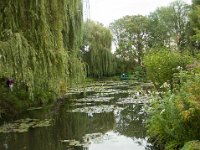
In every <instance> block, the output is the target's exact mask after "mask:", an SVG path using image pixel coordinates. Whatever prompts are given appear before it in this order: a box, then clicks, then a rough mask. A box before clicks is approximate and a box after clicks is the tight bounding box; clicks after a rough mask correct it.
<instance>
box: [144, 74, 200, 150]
mask: <svg viewBox="0 0 200 150" xmlns="http://www.w3.org/2000/svg"><path fill="white" fill-rule="evenodd" d="M184 76H185V77H186V75H184ZM199 93H200V74H193V72H191V74H190V75H189V74H188V75H187V79H185V83H182V86H181V88H180V91H179V92H177V93H176V94H172V93H170V92H169V93H167V94H166V95H165V97H164V99H163V100H162V101H158V100H155V101H154V103H153V104H152V108H151V109H150V110H149V116H150V117H149V118H148V121H147V128H148V134H149V136H150V137H151V138H152V139H154V140H155V141H156V143H157V144H158V145H162V144H164V147H165V149H166V150H171V149H180V148H181V147H182V146H183V145H184V143H185V142H188V141H192V140H199V139H200V134H199V133H200V122H199V120H200V95H199Z"/></svg>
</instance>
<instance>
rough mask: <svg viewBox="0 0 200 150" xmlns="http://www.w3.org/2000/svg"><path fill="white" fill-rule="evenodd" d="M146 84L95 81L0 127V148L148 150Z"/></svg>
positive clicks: (147, 94) (33, 149)
mask: <svg viewBox="0 0 200 150" xmlns="http://www.w3.org/2000/svg"><path fill="white" fill-rule="evenodd" d="M150 89H151V84H148V83H145V84H144V83H136V82H134V83H130V82H129V83H128V82H123V81H120V82H119V81H116V82H108V81H107V82H96V83H93V84H90V85H89V86H86V87H84V88H72V89H70V90H69V92H68V93H66V95H65V98H63V99H61V100H59V101H58V102H56V103H55V104H54V105H53V106H51V107H43V108H30V109H29V110H27V111H26V112H25V113H24V114H22V115H21V116H20V119H17V120H15V121H13V122H10V123H4V124H3V125H2V126H1V127H0V149H1V150H112V149H115V150H153V147H152V146H151V144H150V143H148V140H147V137H146V130H145V128H144V123H145V119H146V117H147V114H146V113H145V106H146V104H147V103H148V100H149V97H150V95H149V93H150V91H149V90H150Z"/></svg>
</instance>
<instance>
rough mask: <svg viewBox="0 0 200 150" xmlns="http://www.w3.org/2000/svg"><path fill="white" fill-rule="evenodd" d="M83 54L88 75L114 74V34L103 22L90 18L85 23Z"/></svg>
mask: <svg viewBox="0 0 200 150" xmlns="http://www.w3.org/2000/svg"><path fill="white" fill-rule="evenodd" d="M83 41H84V42H83V47H82V55H83V58H84V61H85V62H86V64H87V71H88V75H89V76H92V77H103V76H110V75H112V74H114V69H115V63H114V56H113V54H112V53H111V45H112V35H111V32H110V30H109V29H107V28H105V27H104V26H103V25H102V24H100V23H96V22H94V21H91V20H88V21H87V22H86V23H85V25H84V34H83Z"/></svg>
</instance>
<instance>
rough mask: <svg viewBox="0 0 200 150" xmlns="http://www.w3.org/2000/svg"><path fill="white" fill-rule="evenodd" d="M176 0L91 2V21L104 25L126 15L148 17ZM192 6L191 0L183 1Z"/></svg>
mask: <svg viewBox="0 0 200 150" xmlns="http://www.w3.org/2000/svg"><path fill="white" fill-rule="evenodd" d="M173 1H174V0H89V2H90V13H89V14H90V19H92V20H94V21H98V22H101V23H103V24H104V25H105V26H108V25H109V23H111V22H113V21H114V20H117V19H119V18H121V17H123V16H125V15H138V14H141V15H148V14H149V13H150V12H153V11H154V10H155V9H156V8H158V7H161V6H167V5H169V3H171V2H173ZM183 1H185V2H186V3H188V4H191V0H183Z"/></svg>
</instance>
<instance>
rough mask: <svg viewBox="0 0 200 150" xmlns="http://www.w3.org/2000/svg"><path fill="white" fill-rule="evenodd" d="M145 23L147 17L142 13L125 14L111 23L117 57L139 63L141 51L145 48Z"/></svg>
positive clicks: (146, 34) (141, 55)
mask: <svg viewBox="0 0 200 150" xmlns="http://www.w3.org/2000/svg"><path fill="white" fill-rule="evenodd" d="M147 25H148V18H147V17H145V16H142V15H137V16H125V17H123V18H121V19H118V20H116V21H115V22H113V23H111V25H110V28H111V30H112V32H113V34H114V42H115V45H116V55H117V56H118V57H121V58H124V59H125V60H129V61H130V62H132V63H133V64H134V63H136V64H138V65H141V60H142V57H143V53H144V51H145V50H146V48H147V41H148V33H147Z"/></svg>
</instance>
